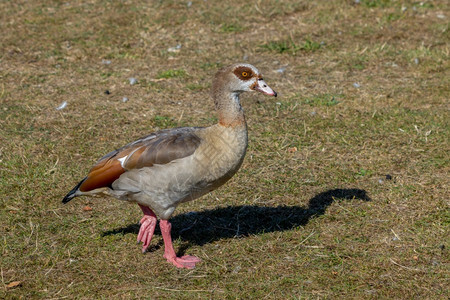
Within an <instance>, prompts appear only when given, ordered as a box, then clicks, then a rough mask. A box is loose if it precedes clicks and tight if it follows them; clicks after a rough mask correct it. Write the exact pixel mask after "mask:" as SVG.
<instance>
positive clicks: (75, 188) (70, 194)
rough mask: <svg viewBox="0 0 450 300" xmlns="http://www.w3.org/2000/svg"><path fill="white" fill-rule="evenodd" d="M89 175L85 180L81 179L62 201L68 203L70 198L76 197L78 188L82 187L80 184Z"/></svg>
mask: <svg viewBox="0 0 450 300" xmlns="http://www.w3.org/2000/svg"><path fill="white" fill-rule="evenodd" d="M86 178H87V177H85V178H84V179H83V180H81V181H80V183H78V184H77V185H76V186H75V187H74V188H73V189H72V190H71V191H70V192H69V193H68V194H67V195H66V196H65V197H64V199H63V200H62V203H64V204H66V203H67V202H69V201H70V200H72V198H74V197H76V196H77V195H75V193H76V192H77V191H78V189H79V188H80V185H82V184H83V182H84V181H85V180H86Z"/></svg>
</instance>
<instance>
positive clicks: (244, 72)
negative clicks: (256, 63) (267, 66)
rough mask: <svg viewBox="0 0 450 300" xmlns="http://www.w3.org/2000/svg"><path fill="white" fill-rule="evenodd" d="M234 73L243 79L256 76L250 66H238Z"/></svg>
mask: <svg viewBox="0 0 450 300" xmlns="http://www.w3.org/2000/svg"><path fill="white" fill-rule="evenodd" d="M234 75H236V76H237V77H238V78H239V79H241V80H249V79H250V78H252V77H253V76H254V73H253V71H252V69H250V68H248V67H237V68H236V69H234Z"/></svg>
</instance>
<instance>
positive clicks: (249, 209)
mask: <svg viewBox="0 0 450 300" xmlns="http://www.w3.org/2000/svg"><path fill="white" fill-rule="evenodd" d="M337 199H345V200H362V201H371V199H370V197H369V196H368V195H367V192H366V191H365V190H361V189H333V190H328V191H325V192H322V193H319V194H317V195H316V196H314V197H312V198H311V199H310V200H309V202H308V206H307V207H301V206H277V207H266V206H256V205H240V206H228V207H220V208H216V209H212V210H205V211H200V212H189V213H185V214H180V215H177V216H175V217H173V218H171V219H170V222H171V223H172V225H173V226H172V238H173V239H181V241H183V245H182V246H181V248H180V250H179V252H181V253H178V255H180V254H181V255H182V254H183V253H182V252H184V250H186V249H187V248H189V247H190V246H191V245H199V246H201V245H204V244H206V243H211V242H214V241H217V240H220V239H228V238H236V237H245V236H249V235H254V234H261V233H267V232H275V231H286V230H291V229H294V228H296V227H298V226H304V225H306V224H307V223H308V222H309V220H311V219H313V218H315V217H318V216H320V215H323V214H324V213H325V211H326V209H327V207H328V206H330V205H331V204H332V203H333V202H334V201H335V200H337ZM158 227H159V226H157V227H156V230H155V235H160V234H161V232H160V231H159V229H158ZM138 232H139V225H138V224H130V225H128V226H126V227H122V228H116V229H112V230H109V231H105V232H103V233H102V236H108V235H115V234H122V235H124V234H127V233H134V234H137V233H138ZM161 246H162V241H160V243H159V244H158V245H156V246H151V247H150V248H149V250H148V251H150V252H152V251H155V250H157V249H158V248H160V247H161Z"/></svg>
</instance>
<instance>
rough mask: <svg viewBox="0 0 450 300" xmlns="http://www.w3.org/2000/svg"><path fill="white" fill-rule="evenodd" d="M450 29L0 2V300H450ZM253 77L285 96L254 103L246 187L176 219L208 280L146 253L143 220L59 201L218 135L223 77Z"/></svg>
mask: <svg viewBox="0 0 450 300" xmlns="http://www.w3.org/2000/svg"><path fill="white" fill-rule="evenodd" d="M405 8H406V10H405ZM449 18H450V11H449V6H448V3H447V1H443V0H442V1H423V2H420V3H419V2H415V1H394V0H361V1H360V3H359V4H355V2H354V1H350V0H347V1H343V0H342V1H294V0H286V1H275V0H263V1H256V2H242V1H235V0H233V1H227V2H223V1H221V2H219V1H192V5H191V6H188V2H178V1H131V0H130V1H120V2H119V1H99V2H95V1H90V2H85V1H70V2H69V1H66V2H64V1H22V3H19V2H7V1H3V2H0V25H1V29H2V30H1V32H2V34H1V37H0V103H1V109H0V134H1V135H0V141H1V144H0V191H1V198H0V201H1V202H0V207H1V224H0V232H1V237H2V240H1V251H2V259H1V280H2V285H3V287H2V288H1V290H0V297H2V298H9V299H16V298H23V299H29V298H52V299H54V298H69V299H70V298H127V299H128V298H150V299H154V298H163V299H164V298H177V299H178V298H179V299H192V298H239V299H243V298H256V297H259V298H269V299H280V298H282V297H285V298H398V299H400V298H401V299H405V298H435V299H436V298H437V299H439V298H441V299H447V298H448V297H449V291H448V286H449V269H448V262H449V254H448V247H449V244H448V240H449V234H448V228H449V203H448V195H449V190H448V184H449V182H448V172H449V155H448V153H449V139H448V137H449V134H448V133H449V121H448V120H449V113H448V108H449V86H450V84H449V78H450V74H449V73H450V72H449V69H450V68H449V46H448V45H449V32H448V20H449ZM177 45H181V48H180V49H178V50H176V51H175V52H171V51H168V49H169V48H171V47H176V46H177ZM107 60H109V61H110V62H111V63H110V64H105V63H104V62H105V61H107ZM243 60H246V61H248V62H250V63H252V64H254V65H256V66H257V67H258V68H259V69H260V70H262V72H263V74H264V76H265V79H266V81H267V82H268V83H269V84H270V85H271V86H272V87H273V88H274V89H275V90H277V91H278V92H279V93H280V97H279V98H278V99H277V100H275V101H272V100H270V99H267V98H263V97H262V96H260V95H245V96H244V99H243V105H244V107H245V109H246V115H247V120H248V123H249V128H250V133H249V134H250V146H249V151H248V154H247V157H246V160H245V162H244V165H243V167H242V169H241V170H240V172H239V173H238V174H237V175H236V177H235V178H234V179H233V180H232V181H231V182H229V183H228V184H227V185H226V186H224V187H223V188H221V189H219V190H217V191H215V192H213V193H211V194H210V195H207V196H205V197H203V198H201V199H198V200H196V201H195V202H192V203H188V204H185V205H184V206H181V207H179V209H178V210H177V213H176V216H175V217H174V218H173V224H174V237H175V239H176V240H175V246H176V248H177V249H180V252H188V253H189V254H193V255H197V256H199V257H200V258H202V260H203V262H202V263H201V264H200V265H199V266H198V267H197V268H196V269H195V270H193V271H188V270H177V269H175V268H174V267H172V266H170V265H169V264H167V263H166V262H165V261H164V260H163V258H162V249H161V237H160V236H159V233H157V235H156V237H155V240H154V245H155V246H154V247H153V248H152V251H151V252H150V253H147V254H146V255H142V254H140V251H139V250H140V247H139V246H137V245H136V243H135V239H136V233H137V230H138V226H137V222H138V220H139V219H140V217H141V212H140V210H139V209H138V207H137V206H133V205H128V204H126V203H122V202H119V201H115V200H113V199H111V198H107V197H100V198H82V199H76V200H75V201H72V202H71V203H70V204H68V205H65V206H63V205H62V204H61V203H60V200H61V198H62V197H63V196H64V195H65V193H66V192H67V191H68V190H70V188H72V186H73V185H74V184H75V183H77V181H78V180H79V179H81V178H82V176H84V174H85V173H86V172H87V171H88V169H89V168H90V166H91V164H92V163H93V162H95V160H96V159H98V158H99V157H100V156H101V155H103V154H104V153H106V152H108V151H110V150H112V149H113V148H115V147H119V146H121V145H123V144H125V143H127V142H129V141H132V140H133V139H135V138H138V137H140V136H142V135H144V134H147V133H149V132H152V131H154V130H157V129H158V128H166V127H174V126H188V125H196V126H206V125H210V124H212V123H214V122H215V120H216V119H215V115H214V111H213V105H212V103H211V100H210V99H209V87H210V84H211V83H210V82H211V78H212V76H213V75H214V73H215V71H216V70H217V68H218V67H220V66H222V65H226V64H229V63H233V62H237V61H243ZM102 61H103V63H102ZM279 69H285V70H284V72H281V73H280V72H277V71H276V70H279ZM130 77H133V78H137V80H138V83H137V84H135V85H130V84H129V81H128V78H130ZM356 83H357V84H358V85H359V87H355V84H356ZM106 90H109V91H110V94H109V95H106V94H105V91H106ZM123 97H127V98H128V99H129V101H128V102H126V103H124V102H122V98H123ZM63 101H67V107H66V108H64V109H63V110H56V109H55V108H56V107H58V106H59V105H60V104H61V103H62V102H63ZM277 102H278V103H277ZM294 147H296V148H297V149H298V151H295V150H294ZM387 174H389V175H390V176H391V177H392V179H390V180H389V179H388V178H386V175H387ZM85 205H89V206H91V207H92V208H93V210H92V211H83V207H84V206H85ZM192 211H194V212H196V213H194V214H189V212H192ZM15 281H16V282H17V281H18V282H20V283H17V285H16V286H14V287H8V285H9V284H11V283H12V282H15ZM11 285H14V284H11Z"/></svg>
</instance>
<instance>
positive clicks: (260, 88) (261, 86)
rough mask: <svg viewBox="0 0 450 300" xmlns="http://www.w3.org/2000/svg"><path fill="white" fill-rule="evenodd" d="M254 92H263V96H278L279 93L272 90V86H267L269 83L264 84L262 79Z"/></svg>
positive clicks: (257, 83)
mask: <svg viewBox="0 0 450 300" xmlns="http://www.w3.org/2000/svg"><path fill="white" fill-rule="evenodd" d="M253 89H254V90H256V91H258V92H261V93H263V94H266V95H269V96H274V97H276V96H277V92H275V91H274V90H272V89H271V88H270V86H268V85H267V83H265V82H264V80H263V79H262V78H260V79H258V80H256V82H255V85H254V88H253Z"/></svg>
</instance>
